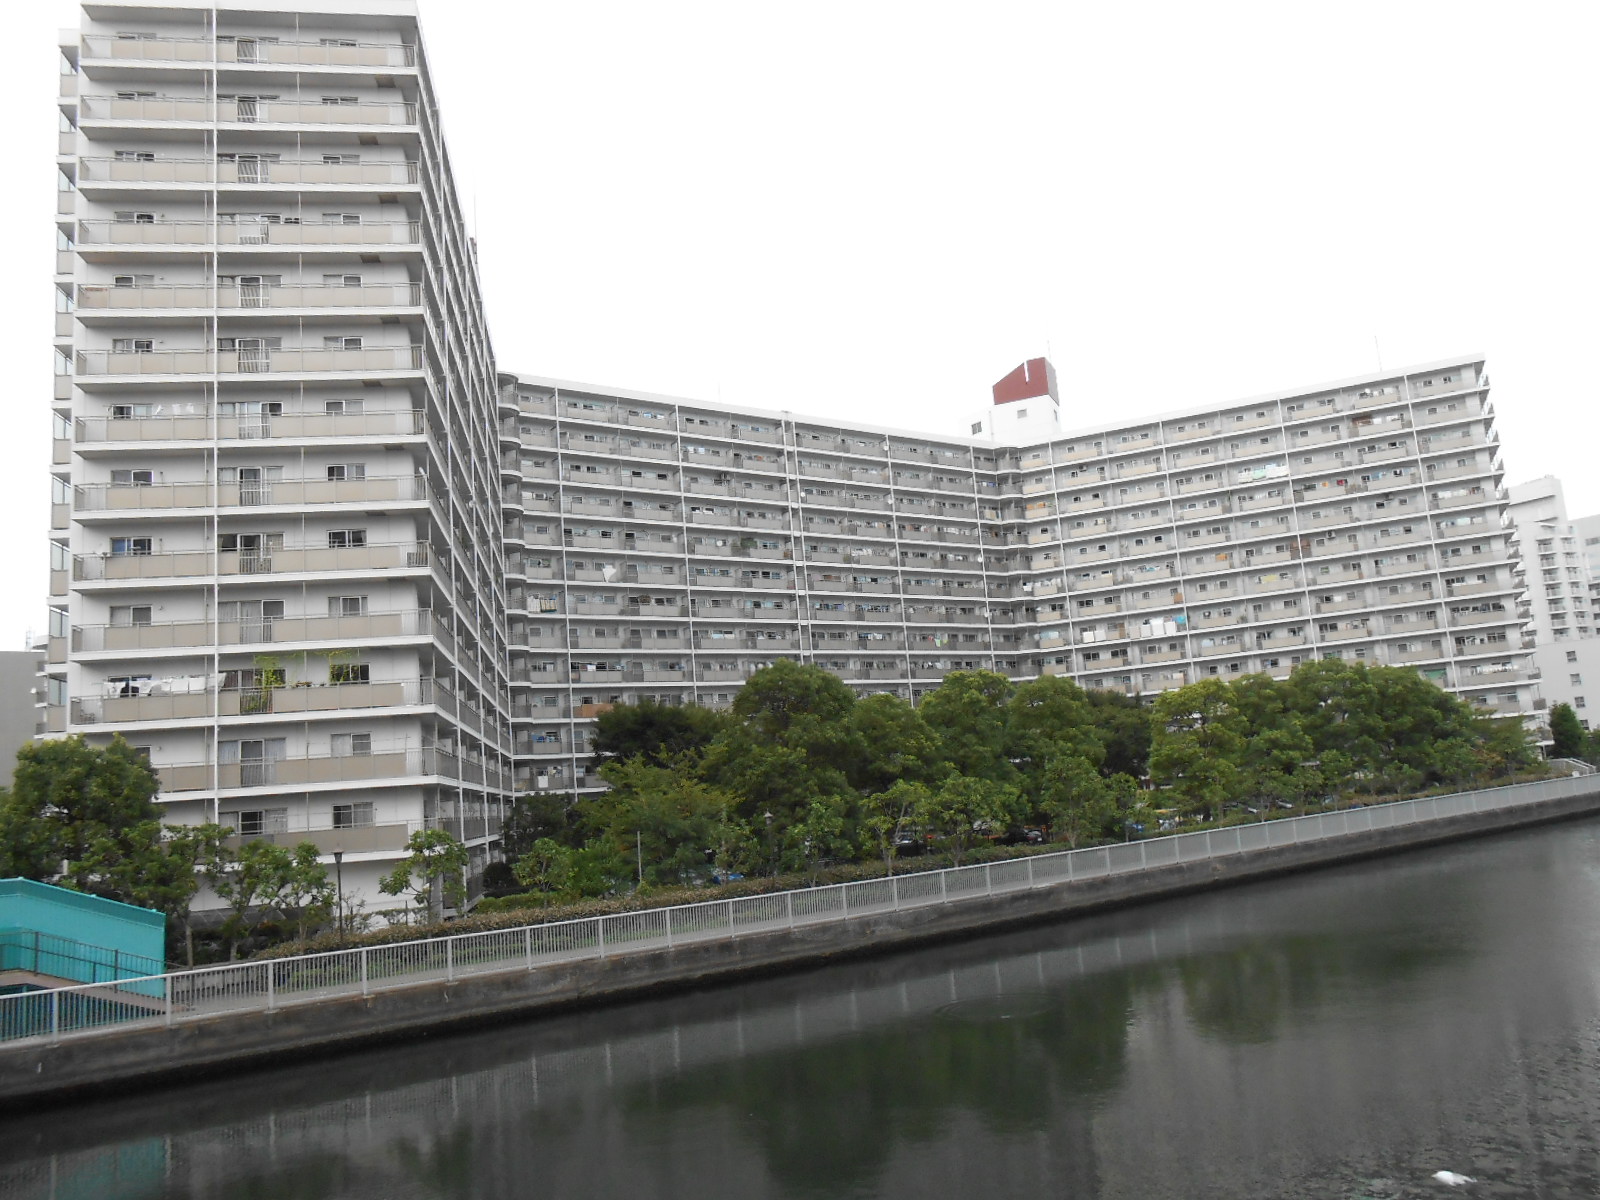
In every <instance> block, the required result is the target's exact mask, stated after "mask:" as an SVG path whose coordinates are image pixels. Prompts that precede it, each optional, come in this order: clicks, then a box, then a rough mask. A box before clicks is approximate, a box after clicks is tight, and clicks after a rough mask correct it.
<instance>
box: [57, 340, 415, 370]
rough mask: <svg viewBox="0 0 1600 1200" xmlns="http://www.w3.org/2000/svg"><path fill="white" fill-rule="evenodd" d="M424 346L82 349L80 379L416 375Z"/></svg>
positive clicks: (79, 363)
mask: <svg viewBox="0 0 1600 1200" xmlns="http://www.w3.org/2000/svg"><path fill="white" fill-rule="evenodd" d="M421 368H422V347H421V346H369V347H365V348H363V349H360V350H329V349H321V348H318V349H303V348H294V349H287V350H271V349H266V348H262V349H243V350H128V351H122V350H80V351H79V352H78V375H79V376H94V375H212V374H216V375H265V374H278V373H280V372H281V373H302V374H310V375H320V374H326V373H330V372H343V371H417V370H420V369H421Z"/></svg>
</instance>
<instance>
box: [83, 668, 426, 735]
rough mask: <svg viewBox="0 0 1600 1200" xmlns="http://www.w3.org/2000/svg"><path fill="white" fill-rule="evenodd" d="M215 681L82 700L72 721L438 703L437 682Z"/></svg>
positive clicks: (162, 682)
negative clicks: (231, 684) (246, 684)
mask: <svg viewBox="0 0 1600 1200" xmlns="http://www.w3.org/2000/svg"><path fill="white" fill-rule="evenodd" d="M210 678H211V677H208V676H204V675H191V676H185V677H183V678H178V679H158V680H154V681H153V682H152V683H151V684H150V685H149V686H150V688H151V690H150V691H149V692H147V693H145V694H143V695H116V696H92V697H89V696H86V697H80V698H78V699H75V700H73V702H72V719H73V722H74V723H75V724H78V725H126V724H133V723H136V722H140V721H183V720H196V719H198V720H206V719H208V718H211V717H213V716H218V717H241V716H243V717H251V716H263V715H267V714H290V713H294V714H299V713H313V712H339V711H342V710H346V709H349V710H355V709H372V708H399V707H406V706H410V705H419V704H429V703H431V702H432V699H433V681H432V680H428V679H412V680H395V681H393V682H385V683H325V684H311V685H305V684H291V685H289V686H287V687H275V688H259V687H251V688H223V689H212V688H210V687H209V686H208V683H209V681H210ZM180 689H183V690H180Z"/></svg>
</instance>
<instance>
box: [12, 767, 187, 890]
mask: <svg viewBox="0 0 1600 1200" xmlns="http://www.w3.org/2000/svg"><path fill="white" fill-rule="evenodd" d="M157 787H158V781H157V779H156V775H155V772H154V771H152V770H151V769H150V764H149V763H148V762H146V761H145V758H144V756H143V755H142V754H140V753H138V752H137V751H135V750H134V749H133V747H132V746H130V745H128V743H127V742H125V741H123V740H122V737H121V736H120V735H114V736H113V737H112V739H111V744H110V745H108V746H91V745H90V744H89V743H88V742H86V741H85V740H84V739H83V738H82V737H81V736H73V737H66V738H54V739H51V740H50V741H45V742H30V743H29V744H28V745H25V746H23V747H22V748H21V749H20V750H18V751H17V764H16V769H15V773H14V775H13V781H12V787H11V789H10V790H9V791H8V792H5V793H4V794H3V795H0V875H19V876H21V877H23V878H25V879H37V880H39V881H40V882H42V883H53V884H56V885H58V886H60V887H65V888H71V889H72V890H74V891H79V892H87V893H89V894H90V895H94V896H103V897H105V898H106V899H108V900H120V901H122V902H124V903H126V904H136V905H139V906H140V907H143V908H152V907H157V906H158V902H159V898H160V893H161V892H162V891H164V889H165V886H166V885H165V880H166V871H165V865H166V864H165V862H164V859H165V850H164V849H163V846H162V841H163V832H162V828H161V810H160V809H159V808H158V807H157V806H156V803H155V794H156V790H157ZM152 883H153V885H154V886H151V885H152Z"/></svg>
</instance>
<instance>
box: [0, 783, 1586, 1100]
mask: <svg viewBox="0 0 1600 1200" xmlns="http://www.w3.org/2000/svg"><path fill="white" fill-rule="evenodd" d="M1586 782H1587V781H1586ZM1597 812H1600V776H1597V777H1595V782H1594V786H1593V787H1592V788H1586V789H1585V790H1584V791H1583V792H1581V793H1579V794H1574V795H1570V796H1566V797H1563V798H1560V799H1556V800H1551V801H1548V802H1545V803H1540V804H1534V805H1523V806H1519V807H1514V808H1507V809H1499V810H1494V811H1488V812H1480V813H1473V814H1470V815H1464V816H1457V817H1448V818H1443V819H1440V820H1436V821H1428V822H1419V823H1415V824H1407V825H1401V826H1396V827H1392V828H1387V829H1376V830H1371V831H1367V832H1360V833H1352V834H1349V835H1347V836H1344V837H1339V838H1335V839H1328V840H1323V841H1313V842H1304V843H1296V844H1290V845H1283V846H1275V847H1270V848H1266V849H1261V850H1253V851H1249V852H1246V853H1242V854H1231V855H1226V856H1222V857H1218V858H1212V859H1206V860H1200V861H1194V862H1186V863H1175V864H1171V865H1165V866H1158V867H1151V868H1148V869H1146V870H1142V871H1130V872H1125V873H1121V874H1116V875H1110V876H1105V877H1098V878H1090V879H1080V880H1074V881H1071V882H1065V883H1057V884H1051V885H1048V886H1042V887H1037V888H1032V889H1029V890H1026V891H1014V892H1009V893H1006V894H1003V895H997V896H993V897H974V898H972V899H968V900H962V901H960V902H958V903H950V904H933V905H925V906H919V907H913V908H905V909H902V910H900V911H898V912H882V913H877V914H873V915H869V916H863V917H859V918H853V919H851V920H848V921H827V922H818V923H815V924H806V925H801V926H798V927H796V928H794V929H778V930H771V931H765V932H760V933H751V934H748V935H745V936H741V937H739V938H738V939H736V940H730V941H707V942H699V943H689V944H687V945H680V946H678V947H676V948H674V949H671V950H665V949H663V950H643V951H638V952H634V953H628V954H621V955H617V956H615V957H607V958H603V959H600V958H596V959H589V960H582V961H575V962H569V963H564V964H559V965H551V966H540V967H538V968H537V969H535V970H532V971H528V970H525V969H518V970H510V971H505V972H499V973H495V974H489V975H476V976H471V977H467V978H464V979H460V980H457V981H455V982H453V983H446V982H444V981H434V982H429V983H419V984H417V985H414V986H408V987H397V988H392V989H387V990H382V991H374V992H373V993H372V994H371V995H368V996H359V995H354V996H336V997H330V998H324V999H313V1000H305V1001H300V1002H296V1003H293V1004H289V1005H286V1006H284V1007H282V1008H279V1009H278V1010H277V1011H275V1012H259V1011H257V1012H246V1013H231V1014H230V1013H222V1014H218V1015H217V1016H215V1017H208V1018H202V1019H197V1020H186V1021H183V1022H180V1023H176V1024H174V1025H172V1026H169V1027H161V1028H138V1029H122V1030H119V1029H117V1028H116V1027H114V1026H113V1027H108V1028H106V1029H104V1030H100V1031H97V1032H95V1033H93V1034H88V1035H79V1036H74V1037H71V1038H67V1039H63V1040H62V1041H61V1042H60V1043H59V1044H57V1045H46V1044H43V1043H42V1042H40V1041H29V1042H19V1043H13V1044H9V1045H0V1108H3V1107H15V1106H18V1105H20V1104H23V1103H27V1104H35V1103H38V1102H40V1101H43V1100H65V1099H71V1098H73V1097H84V1096H94V1095H110V1094H116V1093H121V1092H124V1091H126V1090H127V1088H128V1087H129V1086H132V1085H135V1084H147V1083H156V1082H160V1081H163V1080H175V1079H182V1078H184V1077H197V1076H200V1075H204V1074H214V1073H218V1072H221V1071H224V1070H226V1071H234V1070H238V1069H240V1068H242V1067H246V1066H249V1065H252V1064H277V1063H282V1062H285V1061H288V1060H290V1059H293V1058H295V1057H307V1056H310V1055H312V1054H326V1053H328V1052H330V1051H332V1050H336V1049H341V1048H347V1047H351V1046H355V1045H358V1044H360V1043H363V1042H373V1041H380V1040H387V1041H395V1040H402V1041H403V1040H407V1039H410V1038H415V1037H419V1036H424V1035H425V1034H426V1033H427V1032H429V1031H432V1030H438V1029H446V1028H450V1027H462V1026H467V1025H471V1024H482V1023H488V1022H492V1021H503V1020H509V1019H514V1018H516V1017H520V1016H526V1015H531V1014H535V1013H539V1012H551V1011H557V1010H560V1009H564V1008H571V1007H577V1006H589V1005H595V1004H599V1003H605V1002H612V1001H618V1000H624V999H631V998H637V997H642V996H647V995H649V994H651V993H652V992H661V991H664V990H678V989H685V988H693V987H699V986H704V985H708V984H712V983H717V982H722V981H726V980H730V979H736V978H738V977H740V976H749V975H754V974H770V973H774V972H778V971H790V970H797V969H802V968H804V967H807V966H811V965H815V964H818V963H822V962H826V961H829V960H836V959H839V958H841V957H846V956H851V955H866V954H879V953H884V952H887V951H891V950H896V949H901V948H905V947H909V946H914V945H916V944H918V943H923V942H930V941H936V940H948V939H954V938H960V937H969V936H972V935H974V934H976V933H979V932H985V931H991V930H997V929H1001V928H1004V927H1007V926H1016V925H1021V924H1026V923H1040V922H1046V921H1054V920H1059V919H1061V918H1063V917H1069V916H1072V915H1076V914H1080V913H1089V912H1095V911H1098V910H1103V909H1107V908H1113V907H1119V906H1124V905H1129V904H1136V903H1141V902H1145V901H1150V900H1156V899H1161V898H1165V897H1172V896H1178V895H1182V894H1184V893H1187V892H1194V891H1200V890H1203V889H1208V888H1216V887H1226V886H1229V885H1232V884H1236V883H1243V882H1246V881H1249V880H1255V879H1263V878H1268V877H1271V876H1274V875H1282V874H1286V873H1290V872H1294V871H1300V870H1306V869H1310V868H1315V867H1319V866H1326V865H1330V864H1334V863H1341V862H1350V861H1354V860H1357V859H1362V858H1369V857H1373V856H1376V855H1382V854H1390V853H1394V852H1397V851H1401V850H1407V849H1412V848H1416V847H1421V846H1429V845H1436V844H1439V843H1443V842H1449V841H1454V840H1457V839H1461V838H1468V837H1476V836H1481V835H1484V834H1490V833H1496V832H1500V831H1503V830H1509V829H1515V828H1519V827H1523V826H1528V825H1535V824H1542V823H1546V822H1550V821H1559V820H1564V819H1568V818H1572V817H1579V816H1585V815H1589V814H1593V813H1597Z"/></svg>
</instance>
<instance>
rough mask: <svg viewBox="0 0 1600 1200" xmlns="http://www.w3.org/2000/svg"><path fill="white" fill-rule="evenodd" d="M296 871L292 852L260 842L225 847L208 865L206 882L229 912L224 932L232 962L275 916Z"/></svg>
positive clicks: (257, 840)
mask: <svg viewBox="0 0 1600 1200" xmlns="http://www.w3.org/2000/svg"><path fill="white" fill-rule="evenodd" d="M293 870H294V856H293V855H292V854H291V853H290V852H289V851H288V850H286V849H284V848H283V847H282V846H275V845H273V844H272V843H271V842H268V841H262V840H260V839H255V840H251V841H248V842H245V843H244V844H243V845H240V846H238V847H237V848H229V847H224V848H223V850H222V853H220V854H219V855H218V857H217V858H216V859H215V860H213V861H212V862H210V863H208V864H207V865H206V880H207V881H208V882H209V883H210V884H211V890H212V891H213V892H215V893H216V894H217V898H218V899H219V900H221V901H222V903H223V905H224V906H225V907H226V908H227V910H228V917H227V919H226V920H225V921H224V922H223V925H222V932H223V936H225V937H226V938H227V939H228V961H229V962H233V961H234V960H235V959H237V958H238V957H239V943H240V942H242V941H244V940H245V939H246V938H248V937H249V936H250V935H251V934H253V933H254V932H255V931H256V929H257V928H259V927H260V925H261V923H262V922H263V921H264V920H265V919H266V918H267V917H268V916H269V915H271V912H272V908H273V905H274V903H275V902H276V901H277V900H278V898H279V897H280V896H281V895H282V893H283V890H284V888H285V887H286V886H287V883H288V880H289V876H290V874H291V873H292V872H293Z"/></svg>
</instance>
